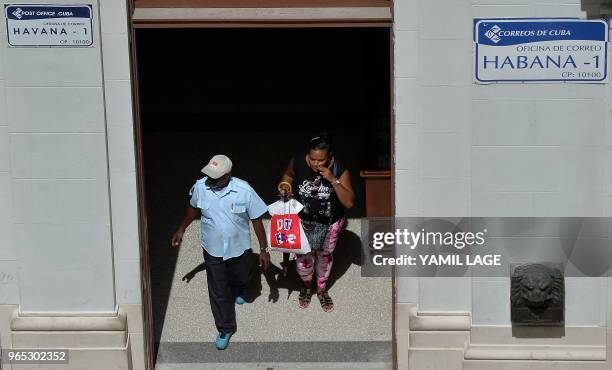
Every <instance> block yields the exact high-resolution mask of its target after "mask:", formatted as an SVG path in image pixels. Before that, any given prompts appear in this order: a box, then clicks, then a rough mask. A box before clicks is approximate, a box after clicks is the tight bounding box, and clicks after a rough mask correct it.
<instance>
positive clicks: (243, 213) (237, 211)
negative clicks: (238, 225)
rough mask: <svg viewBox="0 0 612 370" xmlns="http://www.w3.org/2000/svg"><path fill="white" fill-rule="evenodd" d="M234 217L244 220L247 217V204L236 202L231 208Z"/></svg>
mask: <svg viewBox="0 0 612 370" xmlns="http://www.w3.org/2000/svg"><path fill="white" fill-rule="evenodd" d="M231 213H232V218H233V219H234V220H235V221H243V220H245V219H246V218H248V217H247V206H246V204H240V203H234V204H232V208H231Z"/></svg>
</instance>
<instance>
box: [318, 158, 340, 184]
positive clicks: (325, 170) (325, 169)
mask: <svg viewBox="0 0 612 370" xmlns="http://www.w3.org/2000/svg"><path fill="white" fill-rule="evenodd" d="M333 165H334V158H332V159H331V161H329V164H328V165H327V166H321V167H319V174H320V175H321V176H323V178H324V179H325V180H327V181H329V182H331V183H333V182H334V181H336V176H334V174H333V172H332V170H331V167H332V166H333Z"/></svg>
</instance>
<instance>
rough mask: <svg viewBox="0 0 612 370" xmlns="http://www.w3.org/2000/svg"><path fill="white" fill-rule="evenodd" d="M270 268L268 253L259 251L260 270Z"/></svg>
mask: <svg viewBox="0 0 612 370" xmlns="http://www.w3.org/2000/svg"><path fill="white" fill-rule="evenodd" d="M269 266H270V253H268V252H264V251H259V267H261V269H262V270H267V269H268V267H269Z"/></svg>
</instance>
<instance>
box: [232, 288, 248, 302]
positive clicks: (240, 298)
mask: <svg viewBox="0 0 612 370" xmlns="http://www.w3.org/2000/svg"><path fill="white" fill-rule="evenodd" d="M245 296H246V294H245V292H244V289H239V290H238V293H237V294H236V299H235V300H234V302H235V303H236V304H245V303H246V298H245Z"/></svg>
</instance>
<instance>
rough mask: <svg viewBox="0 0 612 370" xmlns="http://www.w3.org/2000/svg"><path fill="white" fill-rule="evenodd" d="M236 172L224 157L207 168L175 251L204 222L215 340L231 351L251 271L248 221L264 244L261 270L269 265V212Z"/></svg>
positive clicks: (194, 191) (176, 238)
mask: <svg viewBox="0 0 612 370" xmlns="http://www.w3.org/2000/svg"><path fill="white" fill-rule="evenodd" d="M231 170H232V161H231V160H230V159H229V158H228V157H226V156H225V155H215V156H214V157H212V159H211V160H210V162H208V164H207V165H206V166H205V167H204V168H202V172H203V173H204V174H205V175H206V177H204V178H202V179H200V180H198V181H196V183H195V185H193V187H192V188H191V190H190V191H189V197H190V199H189V205H188V206H187V209H186V211H185V215H184V216H183V219H182V221H181V224H180V225H179V227H178V230H177V231H176V233H174V235H173V236H172V246H173V247H179V246H180V245H181V242H182V240H183V235H184V233H185V230H186V229H187V226H189V224H190V223H191V222H192V221H193V220H195V219H196V218H198V217H200V226H201V239H200V244H201V245H202V252H203V254H204V264H205V266H206V279H207V282H208V296H209V299H210V307H211V310H212V313H213V317H214V318H215V325H216V327H217V330H218V331H219V335H217V338H216V340H215V345H216V346H217V348H218V349H225V348H227V346H228V345H229V340H230V338H231V336H232V335H233V334H234V333H235V332H236V328H237V326H236V310H235V306H234V303H237V304H243V303H244V302H245V301H244V288H245V287H246V285H247V283H248V280H249V278H250V273H251V267H252V266H251V264H252V263H251V261H252V259H251V256H252V254H251V253H252V252H251V233H250V229H249V220H250V221H251V222H252V223H253V229H254V230H255V235H256V236H257V239H258V241H259V251H260V252H259V264H260V266H261V268H262V269H264V270H265V269H267V268H268V265H269V264H270V255H269V254H268V253H267V252H266V244H267V242H266V235H265V231H264V227H263V223H262V220H261V217H262V216H263V215H264V214H265V213H266V211H267V206H266V204H265V203H264V202H263V201H262V200H261V198H260V197H259V196H258V195H257V193H256V192H255V190H253V188H252V187H251V186H250V185H249V184H248V183H247V182H246V181H243V180H240V179H238V178H236V177H232V175H231Z"/></svg>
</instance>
